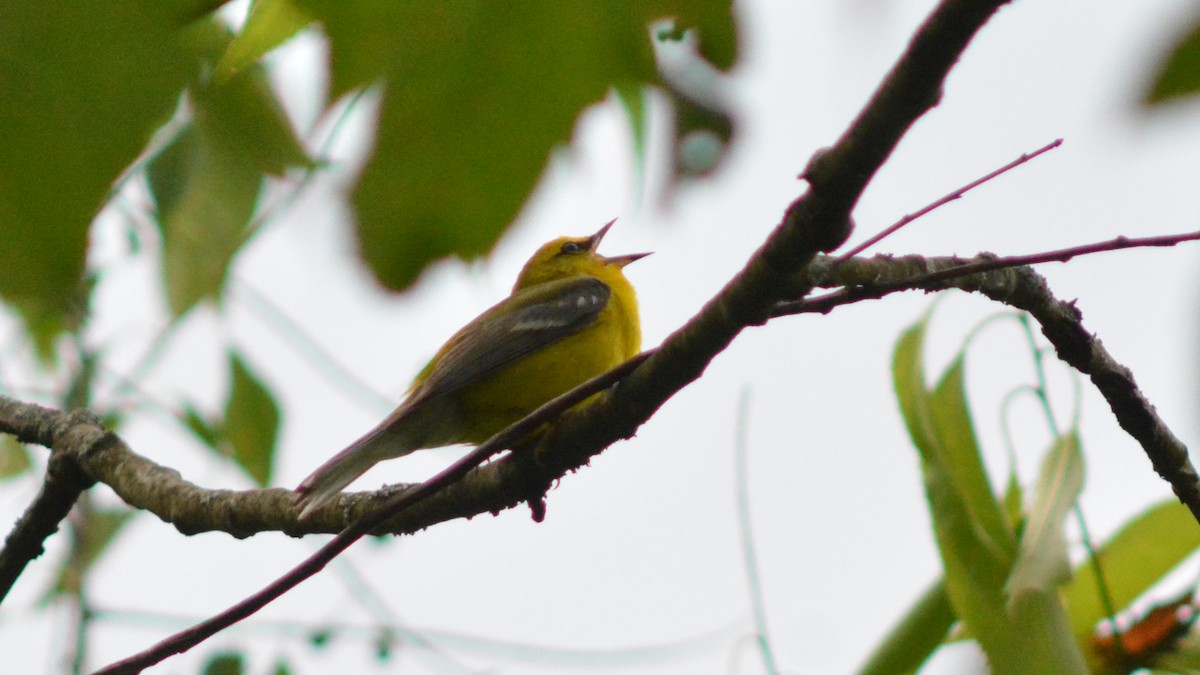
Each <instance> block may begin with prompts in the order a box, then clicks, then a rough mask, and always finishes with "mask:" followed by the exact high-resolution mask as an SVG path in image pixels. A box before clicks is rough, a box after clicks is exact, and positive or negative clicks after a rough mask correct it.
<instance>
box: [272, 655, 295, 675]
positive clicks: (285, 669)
mask: <svg viewBox="0 0 1200 675" xmlns="http://www.w3.org/2000/svg"><path fill="white" fill-rule="evenodd" d="M271 672H272V673H273V675H292V667H291V666H290V665H289V664H288V662H287V661H284V660H283V659H279V661H277V662H276V663H275V670H273V671H271Z"/></svg>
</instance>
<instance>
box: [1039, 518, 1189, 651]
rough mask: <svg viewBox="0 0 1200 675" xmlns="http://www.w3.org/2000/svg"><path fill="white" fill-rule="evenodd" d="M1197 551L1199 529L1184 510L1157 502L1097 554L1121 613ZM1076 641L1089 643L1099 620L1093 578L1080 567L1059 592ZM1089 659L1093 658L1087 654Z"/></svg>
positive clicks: (1086, 568) (1100, 608)
mask: <svg viewBox="0 0 1200 675" xmlns="http://www.w3.org/2000/svg"><path fill="white" fill-rule="evenodd" d="M1197 548H1200V528H1197V527H1196V521H1195V519H1194V518H1193V517H1192V514H1191V512H1190V511H1188V509H1187V507H1185V506H1183V505H1182V504H1180V503H1179V502H1178V501H1176V500H1174V499H1170V500H1166V501H1163V502H1160V503H1158V504H1156V505H1154V506H1152V507H1150V508H1148V509H1146V510H1145V511H1143V512H1142V513H1140V514H1139V515H1138V516H1136V517H1135V518H1133V519H1131V520H1130V521H1129V522H1128V523H1126V524H1125V526H1124V527H1122V528H1121V529H1120V530H1118V531H1117V533H1116V534H1114V535H1113V536H1112V538H1110V539H1109V540H1108V542H1106V543H1105V544H1104V545H1103V546H1101V547H1100V549H1099V551H1098V556H1099V561H1100V565H1101V567H1102V568H1103V570H1104V578H1105V580H1106V581H1107V582H1108V590H1109V593H1110V596H1111V597H1112V602H1113V604H1114V606H1115V607H1116V608H1117V609H1118V610H1120V609H1121V608H1123V607H1125V606H1127V605H1128V604H1129V603H1131V602H1133V600H1134V599H1136V598H1137V597H1138V596H1140V595H1141V594H1143V593H1145V592H1146V591H1147V590H1149V589H1150V587H1151V586H1153V585H1154V584H1156V583H1157V582H1159V581H1160V580H1162V578H1163V577H1164V576H1166V575H1167V574H1168V573H1169V572H1170V571H1171V570H1172V569H1174V568H1175V567H1176V566H1177V565H1179V563H1181V562H1183V560H1184V559H1185V558H1187V557H1188V556H1189V555H1191V554H1192V553H1194V552H1195V551H1196V549H1197ZM1063 599H1064V602H1065V603H1066V606H1067V608H1068V610H1069V612H1070V619H1071V631H1072V633H1073V634H1074V635H1075V639H1076V641H1077V642H1079V643H1080V644H1083V645H1090V644H1091V640H1090V637H1091V634H1092V630H1093V629H1094V628H1095V626H1096V624H1097V623H1099V622H1100V621H1101V620H1102V619H1103V618H1104V617H1105V613H1104V606H1103V604H1102V603H1101V601H1100V595H1099V591H1098V590H1097V583H1096V574H1095V571H1094V570H1093V568H1092V566H1091V565H1090V564H1089V563H1087V562H1084V563H1083V564H1081V565H1079V567H1077V568H1076V569H1075V574H1074V576H1073V577H1072V579H1071V582H1070V583H1068V584H1067V585H1066V586H1065V587H1064V588H1063ZM1088 656H1089V658H1091V657H1092V656H1093V655H1092V654H1090V653H1089V655H1088Z"/></svg>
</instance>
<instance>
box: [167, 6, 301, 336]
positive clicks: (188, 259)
mask: <svg viewBox="0 0 1200 675" xmlns="http://www.w3.org/2000/svg"><path fill="white" fill-rule="evenodd" d="M187 38H188V40H187V43H188V45H189V47H190V49H191V50H192V51H194V52H196V53H197V54H198V55H199V56H200V58H201V60H202V61H204V62H205V63H212V62H213V61H215V59H216V58H217V55H218V54H221V53H222V52H224V51H225V48H226V46H227V45H228V44H229V42H230V35H229V33H228V30H227V29H225V28H224V27H222V26H219V25H217V24H216V23H215V22H213V21H203V22H200V23H198V24H196V25H194V26H192V27H191V28H190V29H189V31H188V33H187ZM190 92H191V99H192V108H193V115H192V121H191V123H190V124H188V125H187V126H186V127H185V128H183V129H182V130H181V131H180V132H179V134H178V135H177V136H176V137H175V138H174V139H173V140H172V141H171V143H170V144H168V145H167V146H166V147H165V148H163V149H162V150H161V151H160V152H159V154H158V155H157V156H156V157H155V158H154V159H153V160H152V161H151V162H150V164H149V166H148V168H147V179H148V181H149V185H150V191H151V195H152V196H153V198H154V202H155V206H156V210H155V216H156V219H157V220H158V223H159V225H160V227H161V228H162V231H163V239H164V253H163V256H164V268H165V275H164V276H165V279H166V284H167V299H168V302H169V304H170V307H171V311H172V313H173V314H174V315H175V316H180V315H182V314H184V313H185V312H187V311H188V310H189V309H190V308H191V307H193V306H194V305H196V304H197V303H199V302H201V301H203V300H205V299H207V298H217V297H220V294H221V291H222V288H223V286H224V282H225V278H226V276H227V275H228V272H229V268H230V266H231V264H232V261H233V257H234V255H235V254H236V253H237V251H238V250H239V248H240V247H241V246H242V244H243V243H245V241H246V240H247V238H248V236H249V235H250V231H249V230H248V226H249V225H250V221H251V217H252V216H253V215H254V208H255V204H256V203H257V201H258V195H259V189H260V187H261V185H262V179H263V175H264V174H273V175H281V174H283V173H284V171H285V170H286V169H287V168H288V167H290V166H297V167H301V166H304V167H307V166H311V164H312V162H311V160H310V159H309V158H308V156H307V154H306V153H305V151H304V148H303V146H302V145H301V143H300V141H299V139H298V138H297V137H296V135H295V132H294V131H293V130H292V127H291V124H290V122H289V121H288V119H287V115H286V114H285V113H284V111H283V109H282V107H281V106H280V105H279V102H278V101H277V100H276V98H275V96H274V93H273V92H272V91H271V89H270V87H269V86H268V83H267V78H266V74H265V72H264V71H263V70H262V68H261V66H259V65H257V64H255V65H252V66H249V67H246V68H244V69H242V70H241V71H239V72H238V73H237V74H235V75H233V76H231V77H229V78H227V79H225V80H222V81H219V82H215V81H213V80H212V78H211V75H210V73H209V70H208V68H202V69H201V70H200V72H199V73H198V74H197V80H196V81H195V82H193V83H192V85H191V87H190Z"/></svg>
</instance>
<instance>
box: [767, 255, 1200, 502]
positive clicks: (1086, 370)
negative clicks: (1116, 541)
mask: <svg viewBox="0 0 1200 675" xmlns="http://www.w3.org/2000/svg"><path fill="white" fill-rule="evenodd" d="M1195 234H1196V233H1189V234H1185V235H1178V236H1176V237H1154V238H1150V239H1147V240H1146V243H1145V244H1144V245H1147V246H1162V245H1169V244H1166V243H1163V242H1166V241H1167V240H1173V241H1174V243H1178V242H1180V241H1187V240H1191V239H1194V238H1195ZM1128 241H1129V240H1115V241H1114V242H1109V244H1110V247H1109V248H1101V247H1100V245H1096V246H1089V247H1079V248H1078V249H1070V250H1069V251H1068V250H1064V251H1057V252H1050V253H1046V254H1038V255H1037V256H1033V257H1037V258H1039V259H1045V260H1066V259H1068V258H1069V257H1073V255H1076V254H1078V252H1079V251H1083V252H1087V253H1090V252H1098V251H1103V250H1113V249H1115V248H1125V247H1127V244H1128ZM1068 253H1070V255H1068ZM1006 260H1007V261H1010V262H1009V264H1011V261H1012V260H1016V259H1005V258H999V257H997V256H994V255H980V256H978V257H976V258H973V259H961V258H957V257H948V258H926V257H923V256H915V255H914V256H904V257H894V256H876V257H874V258H855V259H852V260H848V261H846V263H845V264H843V265H835V264H834V263H833V262H832V261H831V260H830V259H828V258H822V259H820V260H818V261H816V262H815V263H814V264H813V265H812V266H811V267H810V268H809V269H808V270H807V272H806V274H805V278H804V279H803V280H798V281H797V285H798V286H799V287H801V288H805V287H808V286H809V285H810V284H813V283H814V281H813V280H817V281H816V283H817V285H820V286H823V287H826V288H835V287H836V288H842V289H844V290H843V291H841V292H840V294H839V296H840V297H830V298H827V299H817V300H815V301H812V302H811V303H810V304H809V306H808V307H807V308H806V307H805V306H804V305H805V303H806V302H807V301H800V302H797V303H794V304H793V303H788V304H787V305H781V306H777V308H776V310H775V312H774V313H775V314H776V315H779V314H786V313H795V312H797V311H829V309H832V307H834V306H836V305H838V304H846V303H847V302H853V301H856V300H861V299H867V298H873V297H882V296H883V295H887V294H889V293H894V292H896V291H898V290H903V289H905V288H910V289H923V290H927V291H929V290H938V289H941V288H948V287H955V288H961V289H963V290H966V291H971V292H975V293H980V294H982V295H986V296H987V297H989V298H991V299H992V300H995V301H997V302H1002V303H1004V304H1006V305H1010V306H1012V307H1016V308H1017V309H1022V310H1024V311H1026V312H1029V314H1030V315H1031V316H1033V318H1034V319H1035V320H1036V321H1037V322H1038V324H1040V325H1041V328H1042V333H1043V334H1044V335H1045V336H1046V339H1047V340H1049V341H1050V344H1052V345H1054V350H1055V353H1056V354H1057V355H1058V357H1059V358H1060V359H1062V360H1063V361H1064V362H1065V363H1067V364H1068V365H1070V366H1071V367H1072V368H1074V369H1075V370H1078V371H1079V372H1081V373H1083V374H1085V375H1087V376H1088V378H1090V379H1091V381H1092V384H1094V385H1095V387H1096V389H1097V390H1099V392H1100V394H1101V395H1102V396H1103V397H1104V399H1105V400H1106V401H1107V402H1108V405H1109V408H1110V409H1111V410H1112V412H1113V416H1114V417H1115V418H1116V419H1117V423H1118V424H1120V425H1121V428H1122V429H1124V430H1125V431H1126V432H1127V433H1128V434H1129V435H1130V436H1132V437H1133V438H1134V440H1136V441H1137V442H1138V443H1139V444H1140V445H1141V446H1142V449H1143V451H1145V453H1146V456H1147V457H1149V458H1150V463H1151V465H1153V467H1154V470H1155V471H1156V472H1158V475H1160V476H1162V477H1163V479H1165V480H1166V481H1167V482H1168V483H1170V484H1171V489H1172V490H1174V492H1175V495H1176V496H1177V497H1178V498H1179V500H1180V501H1181V502H1183V503H1184V504H1185V505H1186V506H1187V507H1188V509H1190V510H1191V512H1192V515H1193V517H1195V518H1196V520H1197V522H1200V477H1198V475H1197V472H1196V468H1195V467H1194V466H1193V465H1192V463H1191V461H1190V460H1189V458H1188V451H1187V446H1185V445H1184V444H1183V441H1181V440H1179V438H1178V437H1177V436H1175V434H1174V433H1173V432H1172V431H1171V429H1170V428H1169V427H1167V425H1166V424H1165V423H1164V422H1163V421H1162V419H1161V418H1160V417H1159V416H1158V413H1157V412H1156V411H1155V409H1154V406H1153V405H1152V404H1151V403H1150V402H1149V401H1148V400H1147V399H1146V397H1145V395H1144V394H1142V392H1141V390H1140V389H1139V388H1138V386H1137V382H1135V381H1134V378H1133V373H1131V372H1130V371H1129V369H1128V368H1126V367H1125V366H1123V365H1121V363H1119V362H1118V361H1117V360H1116V359H1114V358H1113V357H1112V355H1111V354H1109V353H1108V350H1106V349H1105V348H1104V345H1103V343H1101V341H1100V339H1099V338H1098V337H1096V336H1095V335H1093V334H1092V333H1091V332H1089V331H1088V330H1087V329H1086V328H1085V327H1084V326H1083V315H1082V314H1081V313H1080V311H1079V308H1077V307H1076V306H1075V305H1074V303H1070V302H1064V301H1062V300H1059V299H1058V298H1056V297H1055V296H1054V294H1053V293H1052V292H1051V291H1050V288H1049V286H1048V285H1047V284H1046V280H1045V278H1044V277H1042V275H1040V274H1038V273H1037V272H1035V271H1034V270H1033V268H1032V267H1028V266H1025V265H1019V266H1009V267H1003V266H1002V265H1004V264H1005V263H1006ZM988 268H991V269H988ZM980 270H985V271H980ZM958 272H961V273H962V275H961V276H955V274H956V273H958Z"/></svg>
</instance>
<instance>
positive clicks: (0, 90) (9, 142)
mask: <svg viewBox="0 0 1200 675" xmlns="http://www.w3.org/2000/svg"><path fill="white" fill-rule="evenodd" d="M174 7H175V3H170V2H163V3H145V2H141V1H139V0H88V1H79V2H52V3H44V2H36V1H34V0H7V1H6V2H3V3H0V102H2V103H0V147H3V148H4V150H3V152H0V238H3V240H4V246H0V269H3V270H4V274H0V295H3V296H4V297H5V298H7V299H9V300H20V301H21V302H15V303H14V306H16V307H17V308H18V309H19V311H21V312H22V313H23V314H24V315H25V316H26V321H27V323H30V324H31V329H33V330H35V331H36V330H47V329H49V330H53V331H57V330H61V329H64V328H68V327H69V326H70V325H71V322H69V321H67V320H65V319H62V318H56V317H61V316H62V315H63V314H66V313H68V312H69V311H70V309H71V308H70V306H69V303H70V302H71V301H72V299H73V298H74V297H75V294H76V292H77V290H78V289H79V287H80V279H81V278H82V276H83V271H84V259H85V255H86V250H87V241H88V227H89V225H90V224H91V222H92V219H93V218H94V217H95V215H96V213H97V212H98V211H99V209H100V207H101V206H102V205H103V204H104V202H105V200H106V198H107V195H108V192H109V190H110V188H111V187H112V185H113V183H114V182H115V181H116V179H117V178H118V177H119V176H120V174H121V172H122V171H123V170H124V169H125V168H126V167H127V166H129V164H130V163H131V162H132V161H133V160H134V159H135V158H136V157H137V155H138V154H139V153H140V152H141V151H142V149H143V148H144V147H145V145H146V142H147V141H148V140H149V138H150V136H151V134H152V133H153V132H154V130H155V129H157V128H158V127H159V126H160V125H161V124H162V123H163V122H165V121H166V119H167V118H168V117H169V116H170V114H171V112H172V111H173V110H174V108H175V106H176V103H177V101H178V96H179V91H180V90H181V89H182V87H183V85H184V82H185V81H186V77H187V73H188V70H189V68H190V62H191V57H190V56H189V55H188V54H187V53H186V52H185V51H183V50H181V49H180V48H179V44H178V40H179V35H178V31H177V30H176V28H175V27H174V18H173V17H172V15H171V12H172V11H173V9H174ZM31 316H32V317H34V318H33V320H32V321H31V320H30V317H31ZM46 342H47V341H46V339H45V338H44V337H43V338H41V339H40V343H41V344H42V345H43V346H44V345H45V344H46Z"/></svg>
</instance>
